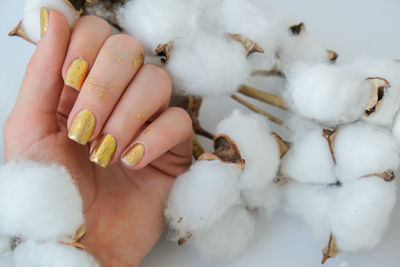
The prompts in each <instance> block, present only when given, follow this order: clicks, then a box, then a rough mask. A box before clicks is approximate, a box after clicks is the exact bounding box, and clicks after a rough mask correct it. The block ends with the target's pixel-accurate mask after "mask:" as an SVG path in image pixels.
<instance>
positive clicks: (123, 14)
mask: <svg viewBox="0 0 400 267" xmlns="http://www.w3.org/2000/svg"><path fill="white" fill-rule="evenodd" d="M196 2H197V3H196ZM204 2H206V1H204ZM200 4H201V1H193V0H168V1H165V0H131V1H128V2H127V3H125V4H124V5H123V6H122V7H121V8H120V9H119V12H118V13H119V14H118V16H117V17H118V19H119V23H120V24H121V26H122V27H123V28H124V29H125V30H126V31H127V32H128V33H129V34H130V35H132V36H133V37H135V38H136V39H138V40H139V41H140V43H141V44H142V45H143V47H144V48H145V50H146V52H147V53H149V54H154V49H156V48H157V46H158V45H159V44H162V43H168V42H170V41H174V40H175V39H176V38H178V37H182V36H185V35H187V34H189V33H190V32H192V31H193V30H195V27H196V24H197V20H198V18H197V16H198V14H199V13H200V11H201V8H200V6H201V5H200Z"/></svg>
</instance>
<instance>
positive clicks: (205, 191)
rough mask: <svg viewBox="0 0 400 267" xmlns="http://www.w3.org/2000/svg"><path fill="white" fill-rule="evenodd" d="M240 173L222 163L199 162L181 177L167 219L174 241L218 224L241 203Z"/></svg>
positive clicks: (166, 213) (170, 196) (170, 201)
mask: <svg viewBox="0 0 400 267" xmlns="http://www.w3.org/2000/svg"><path fill="white" fill-rule="evenodd" d="M238 175H239V171H238V168H237V167H236V165H234V164H226V163H222V162H221V161H219V160H214V161H197V162H196V163H195V164H193V165H192V167H191V168H190V169H189V171H187V172H186V173H184V174H182V175H180V176H179V177H178V178H177V179H176V181H175V183H174V185H173V187H172V190H171V192H170V194H169V199H168V201H167V206H166V210H165V216H166V218H167V221H168V224H169V226H170V228H171V230H172V231H173V234H175V235H176V236H172V237H171V238H172V239H174V238H178V239H179V238H180V237H182V236H184V235H185V234H187V233H192V232H193V231H195V230H198V229H202V228H205V227H208V226H209V225H211V224H212V223H213V222H214V221H216V220H218V219H219V218H220V217H221V215H222V214H223V213H224V212H225V211H226V210H228V209H229V208H230V207H231V206H232V205H236V204H238V203H240V192H239V178H238Z"/></svg>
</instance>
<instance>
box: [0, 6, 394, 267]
mask: <svg viewBox="0 0 400 267" xmlns="http://www.w3.org/2000/svg"><path fill="white" fill-rule="evenodd" d="M271 2H272V1H271ZM272 5H273V6H275V7H276V8H278V9H279V10H281V11H282V13H283V14H285V15H288V13H291V14H294V15H295V16H296V17H298V18H300V19H299V21H304V22H305V23H306V27H307V29H308V31H310V32H311V33H312V34H314V35H315V36H316V37H317V38H320V39H321V40H322V41H323V42H324V43H325V44H326V46H327V47H328V48H330V49H333V50H335V51H336V52H338V53H339V60H340V58H349V57H352V56H356V55H371V56H384V57H391V58H400V30H399V26H400V17H399V16H398V12H399V11H400V1H398V0H386V1H378V0H375V1H372V0H364V1H362V0H354V1H346V0H337V1H327V0H307V1H306V0H304V1H296V0H280V1H273V3H272ZM22 13H23V1H22V0H14V1H8V3H7V4H4V6H3V8H2V9H1V10H0V18H1V23H0V44H1V49H0V53H1V64H0V84H1V88H0V90H1V97H0V107H1V112H0V123H1V124H3V122H4V120H5V118H6V116H7V114H8V112H9V111H10V109H11V107H12V105H13V103H14V99H15V96H16V94H17V90H18V87H19V85H20V82H21V79H22V77H23V73H24V70H25V66H26V64H27V62H28V60H29V57H30V55H31V53H32V51H33V49H34V46H33V45H31V44H28V43H26V42H24V41H22V40H21V39H19V38H9V37H7V33H8V31H9V30H11V28H13V27H14V26H15V25H16V24H17V22H18V21H19V20H20V18H21V16H22ZM257 80H258V84H259V82H260V81H262V79H257ZM278 84H279V82H278ZM262 87H263V88H268V89H269V90H270V91H277V90H279V87H278V86H277V83H270V82H268V83H265V85H263V86H262ZM270 88H271V89H270ZM38 93H40V92H38ZM258 105H259V106H263V107H265V105H261V104H258ZM233 107H239V105H238V104H236V103H234V102H233V101H232V100H230V99H211V100H207V101H205V103H204V105H203V107H202V111H201V116H200V119H201V121H202V123H203V126H204V127H205V128H207V129H210V130H214V129H215V125H216V124H217V122H218V121H219V120H221V119H222V118H223V117H224V116H226V115H227V114H228V113H229V112H230V110H231V109H232V108H233ZM271 111H272V112H276V110H274V109H271ZM202 141H204V140H203V139H202ZM2 147H3V144H2V142H1V148H2ZM0 156H1V159H3V154H2V153H1V155H0ZM398 225H400V205H399V203H397V204H396V207H395V211H394V216H393V218H392V220H391V223H390V226H389V229H388V231H387V232H386V234H385V236H384V238H383V241H382V243H381V244H380V245H378V246H377V247H376V248H375V249H373V250H372V251H367V252H357V253H344V254H341V255H339V256H338V257H337V258H335V259H332V260H328V262H327V263H326V264H325V265H326V266H335V267H336V266H338V267H339V266H341V265H343V266H345V265H347V263H348V265H349V266H351V267H354V266H356V267H373V266H385V267H397V266H399V262H400V253H399V252H398V248H399V244H400V227H399V226H398ZM189 242H190V241H189ZM321 248H322V246H321V245H320V244H317V242H316V241H315V240H314V239H313V237H312V235H311V231H310V230H309V229H307V228H306V227H305V226H304V225H303V224H301V223H300V222H299V221H297V220H294V219H292V218H290V217H288V216H286V215H283V214H278V215H276V216H274V218H271V219H269V220H267V221H262V220H260V221H259V223H258V228H257V232H256V238H255V239H254V241H253V242H252V245H251V246H250V247H249V249H248V250H247V252H245V253H244V254H242V255H240V256H238V257H237V258H236V259H235V260H233V261H232V262H227V263H218V262H208V261H205V260H203V259H201V258H199V257H198V256H197V255H196V254H195V253H194V252H193V251H192V250H191V249H190V247H189V246H182V247H177V246H176V245H175V244H173V243H169V242H167V241H165V238H164V237H162V238H161V241H160V242H159V244H158V245H157V246H156V247H155V248H154V249H153V251H152V252H151V253H150V254H149V255H148V256H147V257H146V258H145V260H144V261H143V263H142V264H141V266H142V267H158V266H174V267H184V266H185V267H186V266H191V267H196V266H202V267H204V266H210V267H211V266H221V267H224V266H254V267H258V266H260V267H261V266H271V267H292V266H293V267H303V266H304V267H314V266H320V260H321Z"/></svg>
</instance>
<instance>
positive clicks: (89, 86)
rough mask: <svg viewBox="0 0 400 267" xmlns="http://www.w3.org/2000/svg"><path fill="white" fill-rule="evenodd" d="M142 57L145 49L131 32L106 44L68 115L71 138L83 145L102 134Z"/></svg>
mask: <svg viewBox="0 0 400 267" xmlns="http://www.w3.org/2000/svg"><path fill="white" fill-rule="evenodd" d="M143 59H144V53H143V48H142V47H141V46H140V44H139V42H138V41H136V40H135V39H134V38H132V37H130V36H128V35H124V34H119V35H114V36H112V37H110V38H109V39H108V40H107V41H106V42H105V43H104V45H103V47H102V48H101V50H100V52H99V55H98V56H97V58H96V61H95V63H94V66H93V68H92V69H91V71H90V73H89V75H88V77H87V78H86V80H85V82H84V84H83V86H82V89H81V91H80V93H79V96H78V99H77V100H76V102H75V105H74V107H73V108H72V110H71V113H70V115H69V118H68V129H69V132H68V136H69V138H71V139H72V140H74V141H76V142H78V143H80V144H83V145H84V144H87V143H88V142H89V141H90V140H94V139H95V138H96V137H97V136H98V135H99V133H100V132H101V129H102V128H103V126H104V124H105V123H106V121H107V118H108V117H109V115H110V114H111V112H112V110H113V109H114V106H115V105H116V104H117V102H118V100H119V98H120V97H121V95H122V93H123V92H124V90H125V88H126V87H127V86H128V84H129V82H130V81H131V80H132V78H133V77H134V76H135V73H136V72H137V70H138V69H139V68H140V66H141V65H142V64H143Z"/></svg>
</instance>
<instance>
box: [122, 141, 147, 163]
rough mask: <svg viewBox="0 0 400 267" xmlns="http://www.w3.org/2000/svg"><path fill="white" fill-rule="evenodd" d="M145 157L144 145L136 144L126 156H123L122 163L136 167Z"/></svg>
mask: <svg viewBox="0 0 400 267" xmlns="http://www.w3.org/2000/svg"><path fill="white" fill-rule="evenodd" d="M143 155H144V145H143V144H140V143H136V144H134V145H133V146H132V147H131V148H130V149H129V150H128V151H127V152H125V154H124V155H123V156H122V161H123V162H124V163H126V164H128V165H129V166H132V167H133V166H136V165H137V164H138V163H139V161H140V160H141V159H142V158H143Z"/></svg>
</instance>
